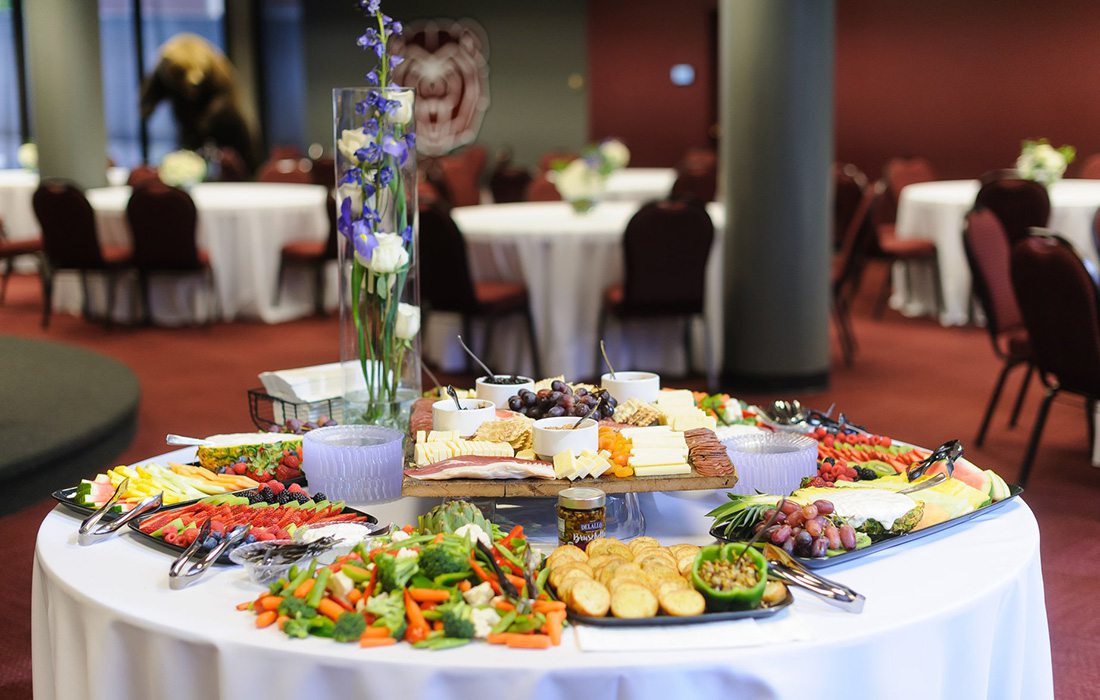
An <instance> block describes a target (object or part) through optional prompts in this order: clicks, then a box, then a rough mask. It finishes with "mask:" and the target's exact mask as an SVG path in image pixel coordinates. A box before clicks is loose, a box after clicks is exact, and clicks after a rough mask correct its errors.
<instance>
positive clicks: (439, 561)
mask: <svg viewBox="0 0 1100 700" xmlns="http://www.w3.org/2000/svg"><path fill="white" fill-rule="evenodd" d="M469 557H470V549H469V547H468V546H467V545H466V544H465V543H463V542H461V541H459V540H457V539H454V540H444V541H443V542H440V543H438V544H435V543H433V544H429V545H427V546H425V547H424V549H423V550H421V552H420V561H419V566H420V571H421V572H423V574H424V575H425V576H427V577H428V578H430V579H434V578H435V577H436V576H441V575H443V574H454V573H458V572H460V571H467V570H469V568H470V564H469V562H468V561H467V560H468V559H469Z"/></svg>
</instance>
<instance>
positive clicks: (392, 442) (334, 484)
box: [302, 425, 405, 503]
mask: <svg viewBox="0 0 1100 700" xmlns="http://www.w3.org/2000/svg"><path fill="white" fill-rule="evenodd" d="M404 439H405V436H404V434H403V433H401V432H400V431H398V430H393V429H391V428H383V427H380V426H376V425H336V426H331V427H328V428H317V429H315V430H311V431H309V432H308V433H306V434H305V436H304V438H303V439H302V471H304V472H305V475H306V480H307V481H308V482H309V490H310V492H311V493H317V492H319V491H320V492H324V494H325V495H326V496H327V497H328V499H329V500H330V501H348V502H351V503H381V502H383V501H392V500H394V499H396V498H400V497H401V481H402V478H403V476H404V462H405V451H404Z"/></svg>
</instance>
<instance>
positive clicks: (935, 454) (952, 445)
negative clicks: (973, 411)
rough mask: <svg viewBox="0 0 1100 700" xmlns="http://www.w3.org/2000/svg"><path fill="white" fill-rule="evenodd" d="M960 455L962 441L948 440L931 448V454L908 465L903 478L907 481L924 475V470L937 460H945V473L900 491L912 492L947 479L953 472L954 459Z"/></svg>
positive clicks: (961, 453)
mask: <svg viewBox="0 0 1100 700" xmlns="http://www.w3.org/2000/svg"><path fill="white" fill-rule="evenodd" d="M962 455H963V446H962V443H961V442H959V441H958V440H949V441H947V442H945V443H943V444H942V445H940V446H939V447H937V448H936V449H934V450H932V454H930V455H928V456H927V457H925V458H924V459H922V460H921V461H919V462H917V463H916V464H914V465H913V466H912V467H910V468H909V471H907V472H905V478H906V479H908V480H909V481H914V480H916V479H919V478H921V477H922V476H924V473H925V472H926V471H928V470H929V469H930V468H931V467H932V466H933V465H935V464H936V463H938V462H946V466H947V469H946V471H947V473H946V474H937V475H936V477H940V478H939V479H937V478H936V477H932V478H931V479H929V480H928V481H924V482H921V483H920V484H917V485H916V486H911V487H909V488H908V489H906V490H904V491H902V492H901V493H912V492H913V491H920V490H921V489H925V488H928V487H929V486H935V485H936V484H938V483H940V482H941V481H944V480H945V479H947V477H949V476H951V475H953V474H954V473H955V460H957V459H958V458H960V457H962Z"/></svg>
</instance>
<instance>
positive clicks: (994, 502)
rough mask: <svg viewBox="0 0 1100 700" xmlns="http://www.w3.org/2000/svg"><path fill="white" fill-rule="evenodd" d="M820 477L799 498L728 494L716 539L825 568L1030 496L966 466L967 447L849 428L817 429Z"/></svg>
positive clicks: (716, 514)
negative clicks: (762, 547)
mask: <svg viewBox="0 0 1100 700" xmlns="http://www.w3.org/2000/svg"><path fill="white" fill-rule="evenodd" d="M807 434H809V435H811V436H812V437H814V438H815V439H816V440H817V441H818V470H817V473H816V474H815V475H814V476H812V477H807V478H805V479H803V482H802V484H801V487H800V488H798V489H796V490H794V491H792V492H791V493H789V494H765V493H759V494H754V495H738V494H732V493H731V494H728V497H729V499H730V502H729V503H725V504H723V505H721V506H718V507H717V508H715V509H713V510H712V511H710V512H709V513H708V514H707V515H708V516H709V517H712V518H714V524H713V526H712V527H711V530H710V532H711V534H712V535H713V536H714V537H715V538H717V539H719V540H721V541H726V542H738V541H745V540H748V539H749V538H751V537H753V536H754V535H756V534H757V533H760V532H761V531H763V532H762V535H763V537H762V541H764V542H770V543H771V544H773V545H775V546H777V547H780V548H782V549H783V550H784V551H785V552H786V553H787V554H789V555H793V556H794V557H795V558H796V559H797V560H798V561H799V562H800V563H801V564H803V565H804V566H806V567H809V568H812V569H820V568H825V567H829V566H835V565H837V564H840V563H843V562H847V561H852V560H853V559H858V558H861V557H864V556H867V555H869V554H872V553H874V552H877V551H881V550H883V549H888V548H891V547H895V546H898V545H900V544H905V543H907V542H912V541H914V540H917V539H920V538H922V537H926V536H928V535H931V534H933V533H936V532H940V531H942V530H944V529H947V528H950V527H954V526H956V525H959V524H960V523H963V522H966V521H967V520H970V519H972V518H975V517H978V516H980V515H983V514H986V513H989V512H991V511H995V510H996V509H998V508H1000V507H1002V506H1004V505H1005V504H1006V503H1007V502H1008V501H1010V500H1011V499H1013V498H1015V497H1016V496H1019V495H1020V494H1021V493H1022V492H1023V489H1021V488H1020V487H1018V486H1010V485H1008V484H1007V483H1006V482H1005V481H1004V479H1003V478H1001V476H1000V475H998V474H997V473H996V472H994V471H992V470H990V469H984V470H983V469H980V468H979V467H977V466H976V465H974V464H973V463H972V462H970V461H968V460H966V459H965V458H963V457H962V456H961V455H962V446H961V444H959V443H958V442H957V441H952V442H949V443H946V444H945V445H943V446H942V447H940V448H938V449H937V450H934V451H928V450H924V449H922V448H919V447H916V446H913V445H909V444H905V443H898V442H897V441H894V440H892V439H891V438H889V437H886V436H881V435H874V434H870V433H868V432H867V431H865V430H862V429H858V428H852V427H850V426H847V425H845V424H844V423H835V422H832V423H830V424H829V425H818V426H816V427H810V428H809V430H808V431H807Z"/></svg>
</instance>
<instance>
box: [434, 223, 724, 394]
mask: <svg viewBox="0 0 1100 700" xmlns="http://www.w3.org/2000/svg"><path fill="white" fill-rule="evenodd" d="M639 206H640V205H639V204H638V203H637V202H602V203H600V204H599V205H597V206H596V208H595V209H594V210H592V211H591V212H589V213H587V214H576V213H574V212H573V210H572V208H570V206H569V205H568V204H566V203H564V202H522V203H517V204H492V205H480V206H474V207H459V208H457V209H454V210H453V211H452V212H451V215H452V216H453V217H454V220H455V222H456V223H457V224H458V227H459V229H461V230H462V233H463V234H464V235H465V237H466V241H467V244H468V246H469V250H470V265H471V268H472V272H473V275H474V278H475V279H482V280H508V281H513V280H518V281H522V282H524V283H525V284H526V285H527V289H528V291H529V293H530V295H531V305H532V310H533V314H534V318H535V331H536V334H537V335H538V338H539V344H540V349H541V353H542V356H541V359H542V370H543V372H542V373H543V374H544V375H546V376H553V375H557V374H564V375H565V376H566V377H568V378H570V379H577V378H581V377H590V376H591V375H592V370H593V367H594V361H595V355H594V353H595V343H596V324H597V319H598V316H599V308H600V303H601V299H602V297H603V291H604V289H605V288H606V287H607V286H609V285H611V284H613V283H616V282H619V281H621V280H622V274H623V272H622V265H623V261H622V259H623V253H622V237H623V231H624V230H625V229H626V224H627V222H628V221H629V220H630V217H631V216H633V215H634V213H635V212H636V211H637V210H638V208H639ZM707 211H708V213H709V214H710V217H711V219H712V221H713V222H714V228H715V241H714V246H713V248H712V249H711V251H710V259H709V261H708V265H707V279H706V309H705V317H706V326H707V329H708V331H709V343H710V346H711V355H710V356H711V367H710V368H709V371H710V372H715V371H716V370H717V367H716V363H717V361H718V359H717V358H720V357H721V346H720V343H721V328H722V280H721V268H722V229H723V224H724V222H725V212H724V210H723V209H722V207H721V206H720V205H718V204H711V205H709V206H708V208H707ZM669 243H670V245H674V244H675V239H672V240H670V242H669ZM430 324H431V325H430V328H429V329H428V331H427V334H426V337H425V339H424V343H425V352H426V353H427V354H428V357H429V358H431V359H433V360H435V361H436V362H440V363H442V365H443V366H444V367H446V368H448V369H456V368H459V367H462V366H463V363H464V362H465V360H464V355H462V354H461V348H459V347H458V344H457V343H456V342H455V334H456V333H459V332H461V330H460V328H461V326H460V325H459V323H458V320H457V318H453V317H452V318H449V317H446V316H444V315H443V314H434V315H433V316H432V319H431V321H430ZM698 325H699V324H696V326H698ZM498 326H499V328H494V331H493V334H494V335H493V345H494V347H493V349H492V352H490V353H489V359H490V360H492V362H491V363H490V364H489V366H490V367H491V368H492V369H493V370H494V371H496V372H509V371H516V372H528V373H529V372H530V371H531V366H530V361H529V354H528V352H527V343H526V335H525V334H524V330H523V324H522V322H521V321H512V322H507V324H506V323H500V324H498ZM682 329H683V325H682V324H681V323H679V322H677V321H657V322H653V321H645V322H630V323H628V324H625V325H620V324H619V323H618V322H616V321H614V320H613V319H611V320H609V322H608V326H607V333H606V334H605V341H606V345H607V349H608V353H609V355H610V356H611V362H612V363H614V365H615V367H616V369H622V370H625V369H628V368H629V369H639V370H640V369H652V370H658V371H661V370H664V371H667V372H669V373H672V374H682V373H683V371H684V353H683V343H682V342H681V339H682V338H683V330H682ZM695 330H696V333H695V338H696V342H695V344H694V349H695V354H696V360H695V363H694V365H695V367H697V368H701V367H703V366H704V361H705V353H704V350H703V335H702V331H701V329H699V328H696V329H695ZM655 338H661V339H662V341H661V342H653V339H655ZM475 340H476V341H477V342H480V331H479V330H477V329H476V328H475ZM488 361H489V360H487V362H488Z"/></svg>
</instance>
